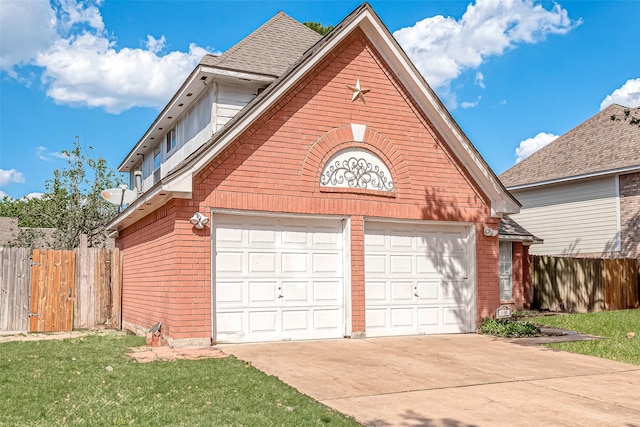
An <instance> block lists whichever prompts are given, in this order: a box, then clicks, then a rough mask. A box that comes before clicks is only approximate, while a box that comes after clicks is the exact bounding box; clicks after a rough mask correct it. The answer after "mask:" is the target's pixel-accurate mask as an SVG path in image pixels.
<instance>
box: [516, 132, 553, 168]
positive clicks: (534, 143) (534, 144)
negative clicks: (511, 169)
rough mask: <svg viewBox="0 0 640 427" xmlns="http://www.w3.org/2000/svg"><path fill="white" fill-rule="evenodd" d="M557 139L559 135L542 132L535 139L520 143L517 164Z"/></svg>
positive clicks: (517, 151)
mask: <svg viewBox="0 0 640 427" xmlns="http://www.w3.org/2000/svg"><path fill="white" fill-rule="evenodd" d="M557 137H558V135H554V134H552V133H545V132H540V133H539V134H537V135H536V136H534V137H533V138H528V139H525V140H524V141H522V142H520V146H519V147H518V148H516V163H520V162H521V161H523V160H524V159H526V158H527V157H529V156H530V155H532V154H533V153H535V152H536V151H538V150H539V149H541V148H542V147H544V146H545V145H547V144H549V143H550V142H551V141H553V140H554V139H556V138H557Z"/></svg>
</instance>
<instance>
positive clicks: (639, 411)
mask: <svg viewBox="0 0 640 427" xmlns="http://www.w3.org/2000/svg"><path fill="white" fill-rule="evenodd" d="M633 371H637V369H634V370H633ZM619 372H620V373H624V372H629V371H619ZM581 376H590V375H581ZM576 377H577V376H576ZM536 381H545V380H533V381H527V382H528V383H530V384H531V385H533V386H536V387H539V388H544V389H547V390H553V391H555V392H556V393H560V394H566V395H567V396H573V397H579V398H582V399H586V400H590V401H593V402H598V403H605V404H608V405H612V406H616V407H618V408H623V409H627V410H629V411H634V412H638V413H640V410H638V409H636V408H633V407H629V406H625V405H623V404H621V403H617V402H610V401H608V400H603V399H596V398H593V397H589V396H586V395H584V394H576V393H571V392H568V391H565V390H560V389H557V388H555V387H552V386H550V385H545V384H535V382H536Z"/></svg>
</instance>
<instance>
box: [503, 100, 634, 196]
mask: <svg viewBox="0 0 640 427" xmlns="http://www.w3.org/2000/svg"><path fill="white" fill-rule="evenodd" d="M624 110H629V108H627V107H623V106H621V105H618V104H611V105H610V106H608V107H607V108H605V109H604V110H602V111H601V112H599V113H598V114H596V115H595V116H593V117H591V118H590V119H588V120H587V121H585V122H584V123H582V124H580V125H578V126H577V127H575V128H573V129H572V130H570V131H569V132H567V133H565V134H564V135H562V136H560V137H559V138H557V139H556V140H555V141H553V142H551V143H550V144H549V145H547V146H546V147H543V148H541V149H540V150H538V151H537V152H535V153H533V154H532V155H531V156H529V157H527V158H526V159H524V160H523V161H521V162H520V163H518V164H516V165H515V166H513V167H512V168H510V169H508V170H507V171H505V172H504V173H502V174H501V175H500V176H499V177H498V178H500V180H501V181H502V183H503V184H504V185H505V187H507V188H509V187H514V186H519V185H526V184H534V183H539V182H540V183H541V182H545V181H552V180H558V179H563V178H569V177H574V176H579V175H585V174H592V173H597V172H603V171H609V170H616V169H622V168H628V167H634V166H638V167H640V128H639V127H638V126H633V125H630V124H629V122H628V121H624V120H615V121H614V120H611V117H612V116H614V115H615V116H616V117H617V118H619V119H621V118H623V117H624ZM631 110H632V111H633V112H635V114H636V115H638V111H639V110H638V109H637V108H636V109H631Z"/></svg>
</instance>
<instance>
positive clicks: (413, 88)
mask: <svg viewBox="0 0 640 427" xmlns="http://www.w3.org/2000/svg"><path fill="white" fill-rule="evenodd" d="M120 170H121V171H123V172H130V173H131V181H132V184H135V183H136V182H137V183H138V184H137V185H136V186H137V187H138V188H139V189H140V190H141V195H140V196H139V197H138V199H136V200H135V201H134V202H132V203H131V204H130V205H129V206H128V207H127V209H126V210H124V211H123V212H122V213H121V214H120V215H119V216H118V217H116V218H115V219H114V220H113V221H112V222H111V224H110V225H109V227H110V229H112V230H117V231H118V235H119V237H118V241H117V244H118V246H119V247H120V248H121V249H122V250H123V251H124V267H123V275H124V285H123V296H122V316H123V325H124V326H125V328H127V329H130V330H134V331H138V332H144V331H146V330H147V329H148V328H150V327H151V326H152V325H154V324H156V323H157V322H162V333H163V334H164V336H165V337H166V338H167V339H168V340H169V342H170V344H172V345H194V344H196V345H198V344H210V343H211V342H251V341H270V340H290V339H293V340H298V339H318V338H341V337H364V336H367V337H374V336H386V335H411V334H433V333H457V332H472V331H475V329H476V326H477V324H478V322H479V321H480V319H482V318H484V317H488V316H492V315H495V311H496V309H497V308H498V307H499V305H500V295H499V293H500V292H499V289H500V286H499V282H500V277H499V271H498V268H499V259H498V252H499V245H498V237H497V236H496V234H497V229H498V225H499V222H500V218H501V217H502V216H503V215H505V214H512V213H516V212H518V210H519V207H520V206H519V204H518V202H517V201H516V200H515V199H514V198H513V197H512V196H511V195H510V194H509V192H508V191H506V189H505V188H504V187H503V186H502V184H501V183H500V181H499V180H498V179H497V177H496V176H495V174H494V173H493V172H492V171H491V169H490V168H489V166H488V165H487V164H486V162H485V161H484V160H483V159H482V157H481V156H480V154H479V153H478V152H477V150H476V149H475V148H474V147H473V145H472V143H471V142H470V141H469V140H468V138H467V137H466V135H465V134H464V133H463V132H462V130H461V129H460V128H459V127H458V125H457V124H456V122H455V121H454V120H453V118H452V117H451V115H450V114H449V112H448V111H447V110H446V108H445V107H444V105H443V104H442V103H441V102H440V100H439V99H438V98H437V96H436V95H435V93H434V92H433V91H432V90H431V88H430V87H429V86H428V85H427V83H426V82H425V81H424V79H423V77H422V76H421V75H420V74H419V72H418V71H417V69H416V68H415V66H414V65H413V64H412V63H411V62H410V61H409V59H408V57H407V56H406V54H405V53H404V52H403V50H402V49H401V48H400V46H399V45H398V43H397V42H396V41H395V40H394V38H393V37H392V35H391V34H390V33H389V31H388V30H387V28H386V27H385V26H384V24H383V23H382V22H381V21H380V19H379V17H378V16H377V15H376V14H375V12H374V11H373V10H372V8H371V7H370V6H369V5H368V4H363V5H362V6H360V7H359V8H358V9H356V10H355V11H354V12H353V13H352V14H350V15H349V16H348V17H347V18H345V20H344V21H342V22H341V23H340V24H339V25H338V26H337V27H336V28H335V29H334V30H333V31H331V32H330V33H329V34H328V35H327V36H325V37H324V38H321V37H320V36H319V35H318V34H316V33H315V32H313V31H311V30H310V29H308V28H307V27H305V26H304V25H302V24H300V23H299V22H297V21H295V20H293V19H292V18H290V17H289V16H287V15H285V14H284V13H278V14H277V15H276V16H274V17H273V18H272V19H271V20H269V21H268V22H267V23H265V24H264V25H262V26H261V27H260V28H258V29H257V30H256V31H254V32H253V33H252V34H250V35H249V36H248V37H247V38H245V39H244V40H242V41H241V42H239V43H238V44H237V45H235V46H234V47H232V48H231V49H229V50H228V51H227V52H225V53H224V54H223V55H221V56H218V57H214V56H209V55H208V56H206V57H205V58H204V59H203V60H202V62H201V63H200V65H198V66H197V67H196V69H195V70H194V71H193V73H191V75H190V76H189V77H188V79H187V80H186V81H185V82H184V84H183V85H182V87H181V88H180V89H179V90H178V92H177V93H176V95H175V96H174V97H173V99H172V100H171V101H170V102H169V104H168V105H167V107H166V108H165V109H164V110H163V111H162V112H161V113H160V115H159V116H158V118H157V119H156V120H155V121H154V123H153V124H152V126H151V127H150V128H149V130H148V131H147V132H146V133H145V135H144V136H143V137H142V139H141V140H140V141H139V142H138V143H137V144H136V145H135V147H134V148H133V150H132V151H131V152H130V153H129V155H128V156H127V157H126V158H125V160H124V161H123V163H122V164H121V166H120ZM137 179H139V181H137Z"/></svg>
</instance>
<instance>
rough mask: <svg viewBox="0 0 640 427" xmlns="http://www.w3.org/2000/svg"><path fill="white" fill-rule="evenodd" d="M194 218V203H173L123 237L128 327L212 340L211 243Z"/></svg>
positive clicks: (124, 313)
mask: <svg viewBox="0 0 640 427" xmlns="http://www.w3.org/2000/svg"><path fill="white" fill-rule="evenodd" d="M193 213H194V208H193V207H191V206H189V202H186V203H185V202H184V201H182V200H173V201H171V202H169V203H168V204H167V205H166V206H164V207H162V208H160V209H158V210H156V211H154V212H152V213H151V214H149V215H148V216H147V217H145V218H144V219H142V220H141V221H139V222H138V223H136V224H134V225H133V226H131V227H129V228H127V229H125V230H124V231H123V232H121V233H120V237H119V239H118V245H119V247H120V248H122V249H123V251H124V268H123V279H124V280H123V289H122V319H123V321H124V322H128V323H130V324H133V325H136V326H139V327H141V328H149V327H151V326H153V325H154V324H156V323H157V322H162V333H163V334H164V335H166V336H169V337H172V338H176V339H180V338H192V337H207V336H210V334H211V286H210V283H211V279H210V251H211V249H210V248H211V245H210V237H209V230H208V229H204V230H196V229H195V228H193V227H192V226H191V224H190V223H189V221H188V219H189V218H190V217H191V215H193Z"/></svg>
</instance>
